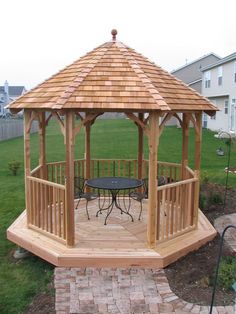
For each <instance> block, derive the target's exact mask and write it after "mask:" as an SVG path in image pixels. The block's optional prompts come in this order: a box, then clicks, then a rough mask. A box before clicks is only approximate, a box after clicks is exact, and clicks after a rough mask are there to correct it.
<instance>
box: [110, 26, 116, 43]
mask: <svg viewBox="0 0 236 314" xmlns="http://www.w3.org/2000/svg"><path fill="white" fill-rule="evenodd" d="M111 34H112V40H113V41H116V35H117V30H116V29H113V30H112V31H111Z"/></svg>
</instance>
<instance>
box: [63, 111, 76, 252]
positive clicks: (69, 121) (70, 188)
mask: <svg viewBox="0 0 236 314" xmlns="http://www.w3.org/2000/svg"><path fill="white" fill-rule="evenodd" d="M65 122H66V125H65V143H66V169H65V173H66V241H67V245H68V246H73V245H74V242H75V222H74V112H73V111H67V112H66V116H65Z"/></svg>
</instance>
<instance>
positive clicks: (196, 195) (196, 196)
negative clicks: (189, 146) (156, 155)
mask: <svg viewBox="0 0 236 314" xmlns="http://www.w3.org/2000/svg"><path fill="white" fill-rule="evenodd" d="M195 117H196V120H195V121H196V125H195V177H196V178H197V179H198V181H197V182H196V183H195V190H194V213H193V223H194V224H196V225H197V222H198V203H199V192H200V167H201V145H202V113H201V112H200V113H196V114H195Z"/></svg>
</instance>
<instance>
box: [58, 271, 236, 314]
mask: <svg viewBox="0 0 236 314" xmlns="http://www.w3.org/2000/svg"><path fill="white" fill-rule="evenodd" d="M55 288H56V312H57V314H67V313H74V314H75V313H86V314H96V313H104V314H105V313H114V314H118V313H119V314H120V313H121V314H131V313H132V314H141V313H145V314H151V313H155V314H157V313H160V314H161V313H166V314H167V313H169V314H171V313H176V314H181V313H201V314H207V313H209V306H200V305H196V304H192V303H188V302H185V301H184V300H181V299H179V298H178V297H177V296H176V295H175V294H174V293H173V292H172V291H171V289H170V287H169V284H168V280H167V278H166V276H165V272H164V270H162V269H143V268H128V269H123V268H62V267H61V268H60V267H57V268H56V269H55ZM213 313H225V314H226V313H227V314H234V313H235V309H234V307H233V306H225V307H224V306H217V307H215V308H214V311H213Z"/></svg>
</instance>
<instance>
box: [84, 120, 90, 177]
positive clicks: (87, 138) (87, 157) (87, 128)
mask: <svg viewBox="0 0 236 314" xmlns="http://www.w3.org/2000/svg"><path fill="white" fill-rule="evenodd" d="M86 115H87V114H86ZM90 134H91V122H88V123H86V125H85V156H84V157H85V178H86V179H89V178H90V162H91V150H90Z"/></svg>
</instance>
